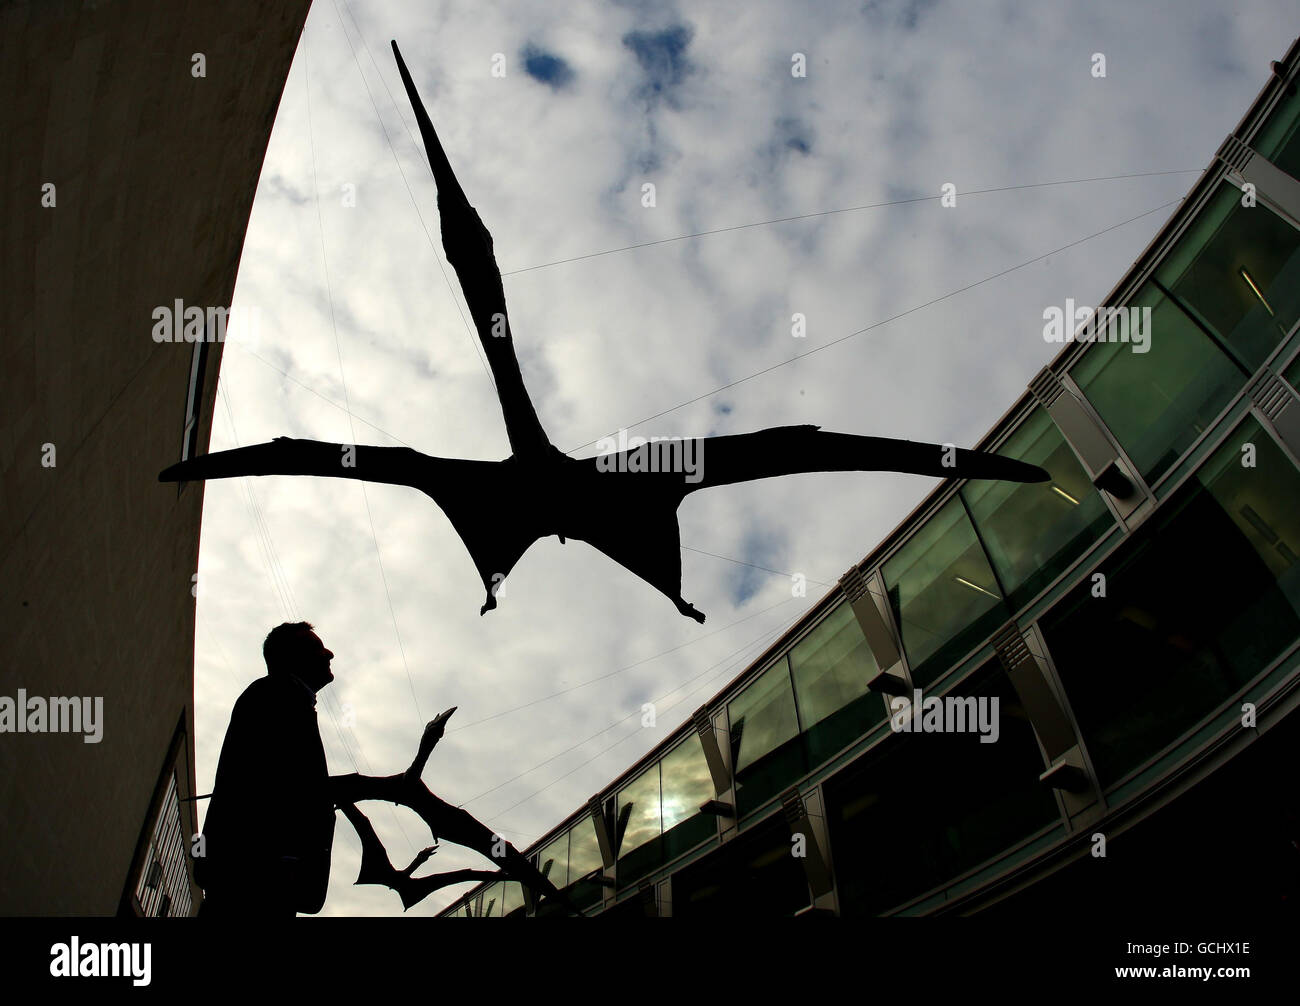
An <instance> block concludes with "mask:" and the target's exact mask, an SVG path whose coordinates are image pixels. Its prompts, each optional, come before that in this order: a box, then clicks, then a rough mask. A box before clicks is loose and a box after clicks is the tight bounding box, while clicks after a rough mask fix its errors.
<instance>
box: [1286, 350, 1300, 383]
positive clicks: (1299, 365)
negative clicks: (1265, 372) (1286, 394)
mask: <svg viewBox="0 0 1300 1006" xmlns="http://www.w3.org/2000/svg"><path fill="white" fill-rule="evenodd" d="M1282 376H1283V377H1285V378H1286V380H1287V383H1288V384H1289V385H1291V387H1293V388H1294V389H1295V390H1296V391H1300V356H1297V357H1296V358H1295V359H1294V360H1292V361H1291V366H1289V367H1287V368H1286V370H1284V371H1282Z"/></svg>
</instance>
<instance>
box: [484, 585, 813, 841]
mask: <svg viewBox="0 0 1300 1006" xmlns="http://www.w3.org/2000/svg"><path fill="white" fill-rule="evenodd" d="M793 600H795V598H793V597H790V598H786V600H785V601H783V602H781V603H782V604H788V603H789V602H790V601H793ZM779 606H780V605H776V606H775V607H779ZM768 610H771V609H768ZM784 627H785V622H784V621H782V622H781V624H780V625H778V626H776V628H774V629H768V630H767V631H765V632H763V633H761V634H760V635H758V636H756V637H755V638H754V639H751V640H750V641H749V642H747V643H745V644H744V645H742V646H740V647H738V648H737V649H735V650H732V651H731V652H730V653H728V654H727V655H726V656H724V657H722V658H721V659H720V660H717V661H715V662H714V663H712V664H710V665H709V666H708V667H706V668H705V669H704V671H702V672H701V674H707V673H708V672H709V671H710V670H712V669H713V668H715V667H717V666H718V665H719V664H723V663H726V662H727V661H728V660H731V659H732V658H733V657H735V656H736V655H737V654H741V653H743V652H744V651H746V650H748V649H749V648H750V647H752V646H753V645H755V644H756V643H758V642H760V641H761V640H763V639H765V638H767V637H768V636H771V635H773V634H774V633H776V632H779V631H781V630H782V629H783V628H784ZM699 676H700V675H696V676H695V677H694V678H688V679H687V680H686V681H684V682H682V684H679V685H675V686H673V687H672V688H670V689H669V690H668V691H667V692H664V693H663V695H661V696H659V697H658V698H655V699H651V703H652V704H653V703H658V702H661V701H663V699H664V698H666V697H667V696H669V695H671V694H672V693H673V692H675V691H677V690H678V689H679V688H682V687H683V686H684V685H687V684H689V683H690V682H691V681H695V680H696V679H697V678H698V677H699ZM640 715H641V710H639V709H637V710H634V711H633V712H631V713H628V715H626V716H624V717H622V718H621V719H617V720H615V721H614V722H613V723H611V724H609V726H607V727H604V728H603V729H601V730H597V731H596V732H595V733H594V734H592V735H591V736H590V737H587V738H586V739H585V740H580V741H578V743H576V744H573V745H571V746H569V747H567V748H565V749H564V750H563V751H558V752H556V753H555V754H553V755H551V757H549V758H547V759H546V760H545V761H540V762H538V763H537V764H536V765H534V766H533V767H532V768H529V769H525V770H524V771H523V772H520V773H519V774H518V775H514V776H511V777H510V778H509V779H507V780H505V781H504V782H501V783H498V784H497V785H495V786H493V787H492V788H491V789H486V790H484V791H483V792H482V793H479V794H478V795H477V796H473V797H470V798H469V799H468V800H466V801H465V802H464V803H462V804H461V805H460V806H462V807H463V806H465V805H467V804H471V803H474V802H476V801H478V800H481V799H483V797H485V796H488V795H490V794H492V793H495V792H496V791H497V790H499V789H501V788H502V787H504V786H508V785H510V784H511V783H512V782H515V781H517V780H519V779H522V778H523V777H524V776H526V775H530V774H531V773H533V772H536V771H537V770H538V769H539V768H542V767H543V766H545V765H549V764H550V763H551V762H553V761H555V760H556V759H557V758H563V757H564V756H565V755H566V754H569V753H570V752H572V751H576V750H577V749H578V748H580V747H582V746H583V745H584V744H588V743H590V742H591V741H593V740H595V739H596V738H597V737H599V736H600V735H601V734H604V733H608V732H609V731H611V730H613V729H614V728H615V727H617V726H618V725H619V724H621V723H626V722H627V721H628V720H629V719H631V718H632V717H633V716H640ZM629 736H635V735H634V734H633V735H629ZM626 739H627V738H624V740H626ZM597 757H598V756H597ZM588 763H589V762H584V763H583V764H588ZM579 768H581V766H579ZM575 771H576V770H575ZM561 778H564V777H563V776H561ZM557 781H558V780H557ZM538 792H539V793H540V792H541V790H538ZM535 795H536V794H534V796H535ZM529 799H531V797H530V798H529ZM521 802H522V801H521ZM515 806H518V804H515ZM512 809H513V808H506V810H504V811H501V812H500V813H501V814H504V813H506V811H508V810H512ZM498 816H499V815H498Z"/></svg>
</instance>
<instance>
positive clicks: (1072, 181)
mask: <svg viewBox="0 0 1300 1006" xmlns="http://www.w3.org/2000/svg"><path fill="white" fill-rule="evenodd" d="M1201 170H1202V169H1201V168H1179V169H1177V170H1175V171H1135V172H1132V173H1130V174H1126V175H1098V176H1097V177H1095V178H1066V179H1062V180H1061V181H1057V182H1029V183H1026V184H1024V185H999V186H997V187H996V188H991V189H970V190H969V191H964V192H961V193H959V194H960V195H961V196H963V197H965V196H983V195H988V194H989V193H991V192H1016V191H1019V190H1021V189H1042V188H1047V187H1048V186H1053V185H1081V184H1083V183H1084V182H1110V181H1115V180H1116V179H1120V178H1150V177H1152V176H1155V175H1187V174H1194V173H1199V172H1200V171H1201ZM941 198H943V197H942V196H935V195H930V196H910V197H908V198H907V199H889V200H886V201H885V202H881V203H863V204H862V205H861V206H845V207H843V208H841V209H838V210H819V211H817V212H816V213H800V214H797V215H796V216H793V217H776V218H774V219H772V220H757V221H755V222H754V223H750V224H734V225H732V226H731V227H715V228H713V229H712V230H707V231H694V232H692V233H690V234H679V235H677V236H676V237H671V238H659V239H657V240H655V241H642V242H640V243H638V244H634V245H623V246H622V247H620V248H607V249H605V250H604V251H598V252H589V253H588V254H586V255H574V256H573V257H572V258H561V259H556V260H555V261H554V262H543V263H541V264H540V265H530V266H525V267H524V268H522V269H511V270H510V271H509V272H503V273H502V274H501V275H502V276H518V275H519V274H520V273H525V272H535V271H536V270H538V269H549V268H551V267H552V266H557V265H567V264H568V263H570V262H582V261H585V260H586V259H592V258H601V257H602V256H604V255H617V254H618V253H619V252H625V251H635V250H636V249H638V248H651V247H653V246H655V245H666V244H672V243H673V242H675V241H689V240H691V239H692V238H702V237H708V236H709V235H711V234H729V233H732V232H733V231H743V230H748V229H749V228H751V227H768V226H770V225H772V224H786V223H791V222H793V221H796V220H812V219H815V218H817V217H829V216H834V215H835V214H837V213H856V212H857V211H858V210H875V209H880V208H882V207H885V206H905V205H907V204H908V203H928V202H930V201H931V200H935V199H941Z"/></svg>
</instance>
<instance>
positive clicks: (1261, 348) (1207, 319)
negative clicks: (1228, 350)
mask: <svg viewBox="0 0 1300 1006" xmlns="http://www.w3.org/2000/svg"><path fill="white" fill-rule="evenodd" d="M1241 198H1242V195H1241V192H1240V191H1239V190H1237V189H1236V188H1234V187H1233V186H1231V185H1228V184H1226V183H1225V184H1224V185H1223V187H1222V189H1221V190H1220V191H1219V192H1218V193H1217V194H1216V195H1215V196H1214V198H1213V199H1211V200H1210V202H1209V203H1208V204H1207V205H1206V207H1205V208H1204V209H1203V210H1202V211H1201V213H1200V215H1199V216H1198V217H1197V218H1196V220H1195V221H1194V222H1193V223H1192V225H1191V227H1190V228H1189V229H1188V231H1187V233H1186V234H1184V235H1183V236H1182V238H1180V239H1179V241H1178V245H1177V246H1176V248H1175V249H1174V250H1173V251H1171V252H1170V253H1169V255H1168V256H1167V257H1166V259H1165V261H1164V262H1163V263H1161V265H1160V268H1159V269H1158V270H1157V271H1156V278H1157V279H1158V280H1160V282H1161V283H1163V284H1164V286H1165V288H1166V289H1168V290H1169V291H1170V292H1172V293H1173V295H1174V296H1175V297H1177V298H1178V300H1179V302H1180V303H1181V304H1182V306H1183V307H1185V308H1186V309H1187V310H1188V311H1189V312H1190V313H1191V314H1193V315H1195V316H1196V318H1197V319H1198V320H1200V321H1201V323H1202V324H1204V325H1206V326H1207V327H1208V328H1209V329H1210V330H1211V331H1213V332H1215V333H1216V334H1217V335H1218V336H1219V338H1220V339H1222V340H1223V342H1224V343H1225V344H1226V345H1228V346H1230V347H1232V349H1233V350H1234V351H1235V352H1236V353H1237V355H1238V358H1239V360H1240V361H1241V362H1242V363H1243V364H1244V366H1245V367H1246V369H1247V370H1248V371H1254V370H1255V369H1257V368H1258V367H1259V366H1260V364H1262V363H1263V362H1264V359H1265V358H1266V357H1267V356H1268V354H1269V353H1270V352H1272V350H1273V348H1274V347H1275V346H1276V345H1277V344H1278V342H1279V341H1281V339H1282V338H1283V336H1285V335H1286V333H1287V332H1288V331H1290V329H1291V326H1292V325H1294V324H1295V323H1296V319H1297V318H1300V230H1297V229H1296V228H1294V227H1292V226H1291V225H1290V224H1289V223H1287V222H1286V221H1285V220H1283V219H1282V218H1281V217H1279V216H1278V215H1277V214H1276V213H1274V212H1273V211H1272V210H1270V209H1268V208H1266V207H1265V206H1263V205H1262V204H1261V205H1257V206H1254V207H1244V206H1242V205H1241ZM1159 337H1160V331H1159V330H1158V329H1157V330H1156V331H1155V332H1154V333H1153V334H1152V339H1153V341H1154V340H1155V339H1158V338H1159Z"/></svg>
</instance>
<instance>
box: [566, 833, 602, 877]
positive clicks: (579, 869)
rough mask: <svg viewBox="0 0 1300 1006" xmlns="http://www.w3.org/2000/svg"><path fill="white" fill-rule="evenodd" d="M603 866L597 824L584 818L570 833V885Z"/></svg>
mask: <svg viewBox="0 0 1300 1006" xmlns="http://www.w3.org/2000/svg"><path fill="white" fill-rule="evenodd" d="M602 865H603V863H602V861H601V858H600V842H599V841H598V840H597V838H596V823H595V822H594V821H592V819H591V818H590V817H584V818H583V819H582V820H581V821H579V822H578V823H577V824H575V825H574V826H573V829H572V830H571V831H570V832H569V883H570V884H572V883H573V882H574V881H575V880H577V879H578V878H579V877H585V876H586V875H587V874H589V873H591V872H592V871H593V870H599V869H600V868H601V866H602Z"/></svg>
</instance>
